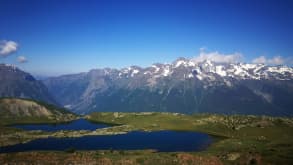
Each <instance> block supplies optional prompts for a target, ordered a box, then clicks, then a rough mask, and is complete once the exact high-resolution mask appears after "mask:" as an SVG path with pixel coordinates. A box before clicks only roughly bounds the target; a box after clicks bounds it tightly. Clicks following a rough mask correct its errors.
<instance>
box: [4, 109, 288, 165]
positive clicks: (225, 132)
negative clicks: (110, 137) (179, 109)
mask: <svg viewBox="0 0 293 165" xmlns="http://www.w3.org/2000/svg"><path fill="white" fill-rule="evenodd" d="M86 118H87V119H88V120H90V121H94V122H103V123H111V124H122V125H128V126H129V127H127V128H128V129H129V128H131V130H145V131H152V130H164V129H168V130H178V131H200V132H205V133H209V134H212V135H216V136H220V137H224V138H221V140H219V141H217V142H215V143H214V144H212V145H211V146H210V147H209V148H208V149H207V150H206V151H203V152H196V153H153V152H150V151H111V150H109V151H94V152H88V151H82V152H75V153H66V152H33V153H30V152H27V153H18V154H17V153H16V154H0V163H1V161H3V163H5V162H6V163H7V162H10V161H12V160H13V161H15V162H19V161H21V162H23V161H25V162H28V163H30V162H36V160H38V161H39V162H41V163H44V161H45V162H48V163H49V164H50V163H51V164H52V163H53V160H54V161H55V163H56V162H57V164H58V163H59V164H60V163H61V164H62V162H63V163H67V164H68V163H79V164H82V163H85V162H86V161H93V162H100V163H101V164H154V163H155V164H184V163H185V164H196V163H198V162H200V163H201V164H212V163H214V164H221V162H219V161H222V162H223V163H224V164H255V162H257V164H268V163H269V164H293V156H292V155H293V140H292V139H293V119H292V118H272V117H256V116H225V115H211V114H199V115H181V114H171V113H93V114H91V115H88V116H86ZM12 121H13V120H12V119H11V121H10V122H11V123H14V122H15V121H14V122H12ZM37 122H38V121H37ZM0 128H3V129H2V130H1V134H2V135H3V134H12V133H15V132H17V133H19V132H21V131H19V130H16V129H13V128H9V129H8V128H7V127H3V126H2V127H0ZM123 128H124V127H122V128H121V129H122V130H116V131H123ZM23 132H28V131H23ZM36 133H37V132H35V133H33V134H36ZM6 140H7V139H6ZM8 140H11V141H13V140H14V142H15V141H17V140H26V139H8ZM12 144H13V143H12ZM48 156H49V157H52V159H50V160H45V159H46V158H47V157H48ZM85 164H87V163H85Z"/></svg>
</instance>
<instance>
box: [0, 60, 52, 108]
mask: <svg viewBox="0 0 293 165" xmlns="http://www.w3.org/2000/svg"><path fill="white" fill-rule="evenodd" d="M0 82H1V83H0V97H14V98H31V99H35V100H40V101H44V102H47V103H52V104H57V102H56V101H55V100H54V99H53V97H52V96H51V95H50V94H49V92H48V89H47V87H46V86H45V85H44V84H43V83H42V82H41V81H38V80H36V79H35V78H34V77H33V76H32V75H30V74H29V73H26V72H24V71H21V70H20V69H18V68H17V67H15V66H13V65H7V64H0Z"/></svg>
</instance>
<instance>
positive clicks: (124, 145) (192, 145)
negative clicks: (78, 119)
mask: <svg viewBox="0 0 293 165" xmlns="http://www.w3.org/2000/svg"><path fill="white" fill-rule="evenodd" d="M212 142H213V138H212V137H211V136H209V135H207V134H204V133H198V132H176V131H154V132H142V131H133V132H129V133H127V134H121V135H98V136H84V137H77V138H47V139H37V140H33V141H31V142H28V143H25V144H17V145H13V146H7V147H1V148H0V153H4V152H22V151H33V150H34V151H35V150H46V151H48V150H53V151H64V150H66V149H68V148H74V149H75V150H108V149H113V150H142V149H154V150H157V151H159V152H177V151H186V152H188V151H202V150H205V149H206V148H207V147H208V146H209V145H210V144H211V143H212Z"/></svg>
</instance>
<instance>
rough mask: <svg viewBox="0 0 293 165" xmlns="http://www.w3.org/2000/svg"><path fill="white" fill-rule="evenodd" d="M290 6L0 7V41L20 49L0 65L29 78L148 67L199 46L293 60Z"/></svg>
mask: <svg viewBox="0 0 293 165" xmlns="http://www.w3.org/2000/svg"><path fill="white" fill-rule="evenodd" d="M292 29H293V1H291V0H287V1H286V0H275V1H272V0H243V1H241V0H231V1H220V0H101V1H99V0H95V1H94V0H92V1H89V0H0V40H11V41H15V42H17V43H18V44H19V47H18V50H17V52H16V53H14V54H11V55H10V56H8V57H6V58H0V60H1V61H0V62H3V61H4V62H7V63H16V62H15V61H16V60H15V59H16V57H17V56H20V55H21V56H25V57H26V58H27V59H28V60H29V62H27V63H25V64H17V65H19V66H20V67H21V68H23V69H25V70H27V71H29V72H32V73H34V74H44V75H55V74H64V73H72V72H81V71H87V70H89V69H92V68H102V67H115V68H121V67H126V66H129V65H140V66H148V65H150V64H152V63H155V62H162V63H164V62H172V61H173V60H175V59H176V58H177V57H180V56H183V57H187V58H191V57H193V56H196V55H197V54H198V53H199V49H200V48H201V47H206V48H208V50H210V51H219V52H221V53H233V52H240V53H242V54H243V55H244V60H245V61H247V62H250V61H251V60H252V59H254V58H256V57H258V56H261V55H263V56H266V57H267V58H271V57H273V56H276V55H281V56H282V57H284V58H287V57H291V56H292V55H293V54H292V52H293V30H292Z"/></svg>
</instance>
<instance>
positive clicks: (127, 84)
mask: <svg viewBox="0 0 293 165" xmlns="http://www.w3.org/2000/svg"><path fill="white" fill-rule="evenodd" d="M43 82H44V83H45V85H46V86H47V87H48V89H49V91H50V92H51V94H52V95H53V96H54V97H55V98H56V99H57V100H58V101H59V102H60V103H61V104H62V105H63V106H65V107H67V108H70V109H71V110H72V111H74V112H77V113H80V114H86V113H89V112H92V111H121V112H126V111H127V112H142V111H161V112H180V113H197V112H208V113H209V112H211V113H225V114H235V113H236V114H259V115H290V116H292V115H293V111H292V109H293V102H292V100H293V68H292V67H286V66H266V65H263V64H243V63H229V64H227V63H225V64H220V63H214V62H211V61H203V62H194V61H193V60H190V59H185V58H179V59H177V60H176V61H174V62H173V63H172V64H153V65H152V66H150V67H147V68H141V67H138V66H131V67H129V68H123V69H120V70H118V69H110V68H105V69H93V70H91V71H89V72H87V73H80V74H72V75H65V76H60V77H54V78H49V79H46V80H44V81H43Z"/></svg>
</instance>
